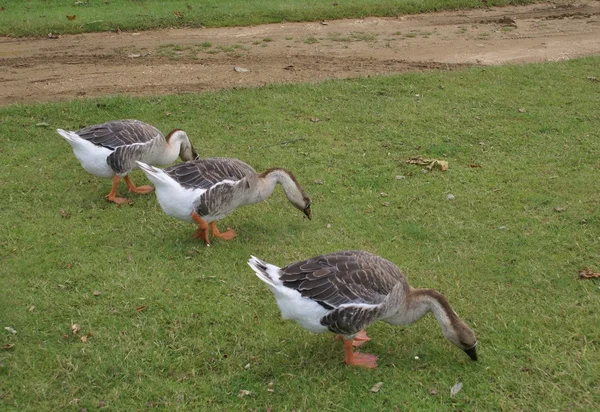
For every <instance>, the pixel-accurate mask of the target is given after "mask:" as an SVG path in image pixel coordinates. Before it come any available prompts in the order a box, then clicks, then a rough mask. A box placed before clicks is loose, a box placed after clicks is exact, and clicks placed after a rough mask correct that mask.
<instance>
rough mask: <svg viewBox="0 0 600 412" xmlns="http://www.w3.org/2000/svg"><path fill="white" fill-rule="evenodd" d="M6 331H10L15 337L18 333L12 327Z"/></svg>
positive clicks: (7, 327) (8, 327)
mask: <svg viewBox="0 0 600 412" xmlns="http://www.w3.org/2000/svg"><path fill="white" fill-rule="evenodd" d="M4 329H6V330H7V331H9V332H10V333H12V334H13V335H15V334H16V333H17V331H16V330H14V329H13V328H11V327H10V326H6V327H5V328H4Z"/></svg>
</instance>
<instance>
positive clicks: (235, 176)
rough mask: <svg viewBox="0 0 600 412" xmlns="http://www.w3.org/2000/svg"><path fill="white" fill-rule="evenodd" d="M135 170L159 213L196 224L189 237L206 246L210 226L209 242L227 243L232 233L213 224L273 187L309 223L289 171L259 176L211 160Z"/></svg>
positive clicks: (227, 161)
mask: <svg viewBox="0 0 600 412" xmlns="http://www.w3.org/2000/svg"><path fill="white" fill-rule="evenodd" d="M138 165H139V167H140V169H141V170H142V171H143V172H144V173H145V174H146V176H147V177H148V179H149V180H150V181H151V182H152V183H154V185H155V187H156V197H157V199H158V202H159V203H160V206H161V208H162V209H163V211H164V212H165V213H166V214H167V215H169V216H174V217H176V218H178V219H180V220H184V221H187V222H192V223H193V222H195V223H197V224H198V229H197V230H196V231H195V232H194V235H193V237H194V238H201V239H203V240H204V242H205V243H206V245H207V246H210V239H209V226H210V230H212V234H213V236H214V237H217V238H220V239H223V240H230V239H233V238H234V237H236V236H237V233H236V232H235V231H234V230H233V229H231V228H227V230H226V231H225V232H220V231H219V230H218V229H217V225H216V221H217V220H220V219H223V218H224V217H225V216H227V215H229V214H230V213H232V212H233V211H234V210H235V209H236V208H238V207H240V206H245V205H251V204H254V203H258V202H261V201H263V200H265V199H266V198H268V197H269V196H271V193H273V190H274V189H275V186H276V185H277V183H279V184H281V186H282V187H283V191H284V192H285V194H286V196H287V198H288V200H289V201H290V203H291V204H292V205H294V207H296V208H297V209H300V210H301V211H302V212H303V213H304V214H305V215H306V217H307V218H308V219H311V217H312V212H311V210H310V205H311V203H312V200H311V198H310V197H308V195H307V194H306V193H305V191H304V189H303V188H302V186H300V184H299V183H298V180H296V177H295V176H294V174H293V173H292V172H290V171H289V170H286V169H283V168H279V167H274V168H271V169H267V170H265V171H264V172H262V173H260V174H258V173H256V171H255V170H254V169H253V168H252V167H251V166H250V165H248V164H246V163H244V162H242V161H241V160H238V159H233V158H225V157H216V158H209V159H197V160H193V161H188V162H184V163H179V164H176V165H173V166H171V167H168V168H166V169H164V170H163V169H159V168H156V167H153V166H150V165H147V164H145V163H143V162H139V161H138Z"/></svg>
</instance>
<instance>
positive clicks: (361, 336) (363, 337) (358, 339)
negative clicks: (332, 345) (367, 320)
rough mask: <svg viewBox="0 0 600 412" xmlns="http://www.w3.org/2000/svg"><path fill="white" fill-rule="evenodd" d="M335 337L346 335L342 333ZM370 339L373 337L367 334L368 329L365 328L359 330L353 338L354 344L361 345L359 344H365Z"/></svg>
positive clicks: (339, 337) (340, 337) (341, 337)
mask: <svg viewBox="0 0 600 412" xmlns="http://www.w3.org/2000/svg"><path fill="white" fill-rule="evenodd" d="M335 338H336V339H344V337H343V336H342V335H335ZM370 340H371V338H370V337H368V336H367V331H365V330H364V329H363V330H360V331H358V333H357V334H356V336H355V337H354V339H352V346H354V347H359V346H362V345H363V344H365V343H367V342H368V341H370Z"/></svg>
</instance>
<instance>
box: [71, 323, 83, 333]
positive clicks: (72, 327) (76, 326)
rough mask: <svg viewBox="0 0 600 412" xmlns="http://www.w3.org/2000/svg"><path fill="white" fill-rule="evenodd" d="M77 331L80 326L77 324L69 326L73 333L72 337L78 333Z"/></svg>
mask: <svg viewBox="0 0 600 412" xmlns="http://www.w3.org/2000/svg"><path fill="white" fill-rule="evenodd" d="M79 329H81V326H80V325H79V323H73V324H72V325H71V332H73V334H74V335H75V334H77V333H79Z"/></svg>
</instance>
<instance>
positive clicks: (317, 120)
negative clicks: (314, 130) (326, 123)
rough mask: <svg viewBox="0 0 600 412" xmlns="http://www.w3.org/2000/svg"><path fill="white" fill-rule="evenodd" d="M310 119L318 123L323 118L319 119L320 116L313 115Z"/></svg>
mask: <svg viewBox="0 0 600 412" xmlns="http://www.w3.org/2000/svg"><path fill="white" fill-rule="evenodd" d="M310 121H311V122H313V123H317V122H320V121H321V119H319V118H318V117H311V118H310Z"/></svg>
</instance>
